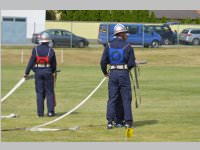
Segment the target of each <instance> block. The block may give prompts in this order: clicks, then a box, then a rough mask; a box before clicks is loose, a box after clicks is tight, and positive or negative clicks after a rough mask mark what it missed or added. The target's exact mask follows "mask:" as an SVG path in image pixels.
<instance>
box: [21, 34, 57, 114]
mask: <svg viewBox="0 0 200 150" xmlns="http://www.w3.org/2000/svg"><path fill="white" fill-rule="evenodd" d="M49 42H50V38H49V35H48V34H47V33H42V34H41V36H40V39H39V43H40V44H39V45H38V46H36V47H34V48H33V50H32V55H31V57H30V60H29V63H28V65H27V67H26V71H25V75H24V77H25V78H26V77H28V75H29V73H30V70H31V69H32V70H33V71H34V72H35V90H36V95H37V115H38V116H39V117H43V116H44V100H45V97H46V99H47V111H48V113H47V115H48V116H49V117H52V116H55V110H54V109H55V95H54V94H55V93H54V74H55V72H56V66H57V63H56V55H55V52H54V50H53V49H52V48H50V47H49Z"/></svg>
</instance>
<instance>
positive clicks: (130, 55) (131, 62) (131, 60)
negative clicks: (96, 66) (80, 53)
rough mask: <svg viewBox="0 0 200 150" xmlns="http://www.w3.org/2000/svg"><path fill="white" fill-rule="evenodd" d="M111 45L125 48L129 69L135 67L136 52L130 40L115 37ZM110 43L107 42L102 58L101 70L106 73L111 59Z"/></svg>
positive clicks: (125, 58)
mask: <svg viewBox="0 0 200 150" xmlns="http://www.w3.org/2000/svg"><path fill="white" fill-rule="evenodd" d="M109 45H110V47H111V48H124V47H125V49H124V62H125V64H127V66H128V69H129V70H131V68H132V67H135V54H134V51H133V48H132V47H131V46H130V45H129V43H128V42H126V41H124V40H122V39H120V38H115V39H113V40H112V41H111V42H110V44H109ZM109 45H108V44H107V45H106V47H105V49H104V52H103V55H102V58H101V70H102V72H103V73H104V75H107V73H108V72H107V64H110V61H109Z"/></svg>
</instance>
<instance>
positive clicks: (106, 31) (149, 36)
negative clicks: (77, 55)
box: [98, 23, 161, 47]
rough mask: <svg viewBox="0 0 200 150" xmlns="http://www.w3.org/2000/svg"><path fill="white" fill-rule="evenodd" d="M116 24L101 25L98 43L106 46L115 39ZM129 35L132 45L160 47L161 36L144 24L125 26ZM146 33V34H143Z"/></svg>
mask: <svg viewBox="0 0 200 150" xmlns="http://www.w3.org/2000/svg"><path fill="white" fill-rule="evenodd" d="M115 25H116V24H104V23H102V24H100V26H99V34H98V42H99V44H103V45H104V46H105V45H106V43H107V42H110V41H111V40H113V38H115V36H113V33H114V26H115ZM123 25H124V26H125V27H126V28H127V30H128V33H129V36H128V39H127V41H128V42H129V43H130V44H132V45H144V47H159V45H160V43H161V36H160V35H159V34H158V33H156V32H154V31H153V30H151V28H150V27H148V26H146V25H143V24H123ZM143 31H144V32H143Z"/></svg>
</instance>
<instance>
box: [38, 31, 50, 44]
mask: <svg viewBox="0 0 200 150" xmlns="http://www.w3.org/2000/svg"><path fill="white" fill-rule="evenodd" d="M50 41H51V40H50V37H49V34H48V33H46V32H43V33H42V34H41V35H40V39H39V42H40V43H47V42H50Z"/></svg>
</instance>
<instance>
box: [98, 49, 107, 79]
mask: <svg viewBox="0 0 200 150" xmlns="http://www.w3.org/2000/svg"><path fill="white" fill-rule="evenodd" d="M108 50H109V47H108V45H107V46H106V47H105V48H104V52H103V54H102V57H101V63H100V65H101V70H102V72H103V74H104V75H105V76H108V72H107V64H108V63H109V58H108Z"/></svg>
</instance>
